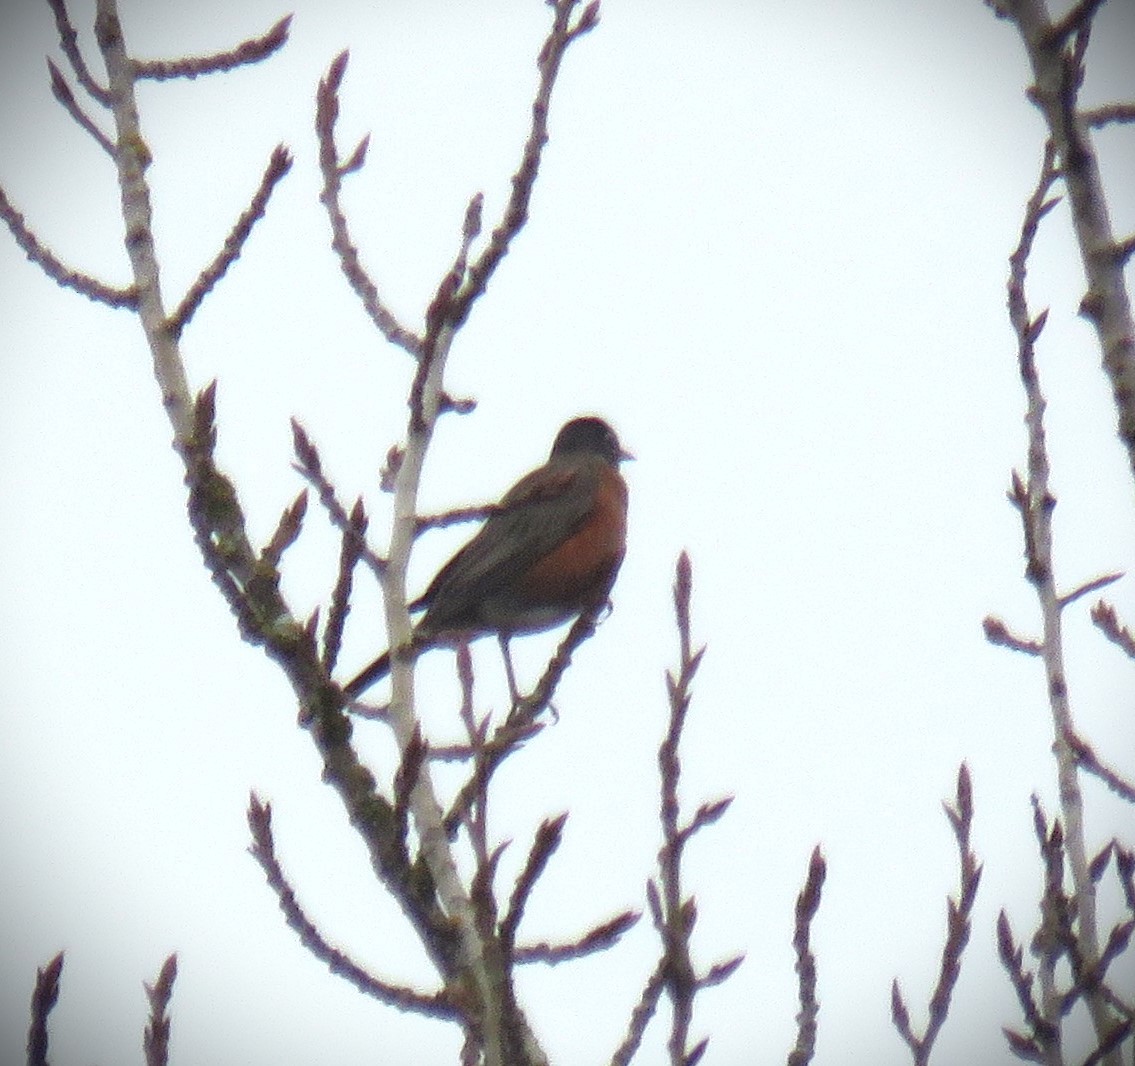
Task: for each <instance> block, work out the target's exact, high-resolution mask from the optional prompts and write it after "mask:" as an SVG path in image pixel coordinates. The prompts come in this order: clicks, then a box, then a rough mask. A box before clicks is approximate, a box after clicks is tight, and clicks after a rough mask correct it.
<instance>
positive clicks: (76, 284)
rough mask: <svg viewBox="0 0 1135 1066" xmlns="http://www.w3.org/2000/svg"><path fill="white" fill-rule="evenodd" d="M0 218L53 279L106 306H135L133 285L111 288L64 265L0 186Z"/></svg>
mask: <svg viewBox="0 0 1135 1066" xmlns="http://www.w3.org/2000/svg"><path fill="white" fill-rule="evenodd" d="M0 218H3V219H4V221H5V223H7V226H8V229H9V230H11V232H12V236H13V237H15V238H16V243H17V244H18V245H19V246H20V247H21V248H22V249H23V251H24V255H26V256H27V257H28V258H29V259H30V260H31V261H32V262H33V263H35V264H36V265H37V266H38V267H39V268H40V269H41V270H42V271H43V272H44V273H45V274H46V275H47V276H48V277H49V278H51V280H52V281H54V282H56V283H57V284H59V285H62V286H63V287H64V288H66V289H74V290H75V292H78V293H81V294H82V295H83V296H85V297H87V299H88V300H94V301H95V302H96V303H103V304H106V305H107V306H108V307H129V308H131V309H133V308H136V307H137V306H138V293H137V290H136V289H135V288H134V287H133V286H129V287H127V288H124V289H118V288H114V287H113V286H111V285H107V284H106V282H103V281H99V280H98V279H97V278H92V277H91V276H90V275H89V274H83V273H80V272H79V271H77V270H71V269H70V268H69V267H67V266H64V264H63V262H62V261H61V260H60V259H58V258H57V257H56V256H55V255H54V254H53V253H52V251H51V250H50V249H49V248H48V247H47V246H46V245H44V244H41V243H40V241H39V238H38V237H36V235H35V234H34V233H33V232H32V231H31V230H30V229H28V227H27V225H26V224H25V222H24V216H23V215H21V214H20V213H19V212H18V211H17V210H16V209H15V207H13V206H12V202H11V201H10V200H9V199H8V196H7V194H6V193H5V192H4V190H3V189H2V188H0Z"/></svg>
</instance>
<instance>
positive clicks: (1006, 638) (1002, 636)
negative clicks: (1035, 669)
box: [981, 615, 1041, 655]
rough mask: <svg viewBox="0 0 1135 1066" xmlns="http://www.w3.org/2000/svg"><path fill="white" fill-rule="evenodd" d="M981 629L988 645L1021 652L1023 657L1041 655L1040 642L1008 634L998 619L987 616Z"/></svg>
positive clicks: (1007, 628) (1005, 627) (1006, 628)
mask: <svg viewBox="0 0 1135 1066" xmlns="http://www.w3.org/2000/svg"><path fill="white" fill-rule="evenodd" d="M981 627H982V629H983V630H984V631H985V639H986V640H988V641H989V643H990V644H996V645H998V646H1000V647H1002V648H1011V649H1012V650H1013V651H1019V652H1023V653H1024V654H1025V655H1040V653H1041V645H1040V641H1037V640H1026V639H1025V638H1024V637H1018V636H1017V635H1016V634H1014V633H1011V632H1009V627H1008V626H1007V625H1005V623H1004V622H1002V621H1001V619H1000V618H994V616H993V615H988V616H987V617H986V618H985V620H984V621H983V622H982V623H981Z"/></svg>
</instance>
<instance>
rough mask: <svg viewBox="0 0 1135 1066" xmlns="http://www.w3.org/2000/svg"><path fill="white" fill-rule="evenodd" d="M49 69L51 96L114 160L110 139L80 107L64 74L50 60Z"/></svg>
mask: <svg viewBox="0 0 1135 1066" xmlns="http://www.w3.org/2000/svg"><path fill="white" fill-rule="evenodd" d="M47 69H48V70H49V71H50V72H51V95H52V96H54V97H55V99H56V100H58V101H59V103H60V104H61V105H62V106H63V110H64V111H66V112H67V114H69V115H70V116H71V117H72V118H73V119H74V120H75V121H76V122H77V123H78V124H79V126H80V128H82V129H83V130H85V131H86V132H87V133H89V134H90V135H91V137H93V138H94V141H95V143H96V144H97V145H98V146H99V147H100V148H101V149H102V150H103V151H104V152H106V154H107V155H108V156H110V157H111V158H112V159H113V158H114V145H113V144H112V143H111V141H110V138H109V137H108V136H107V135H106V134H105V133H103V131H102V130H101V129H99V127H98V126H97V125H96V124H95V122H94V120H93V119H92V118H91V117H90V115H88V114H87V113H86V112H85V111H84V110H83V109H82V108H81V107H80V106H79V101H78V100H76V99H75V94H74V93H73V92H72V91H71V86H70V85H68V84H67V79H66V78H64V77H63V72H62V71H61V70H60V69H59V68H58V67H57V66H56V65H55V64H54V63H53V62H52V61H51V60H50V59H49V60H48V61H47Z"/></svg>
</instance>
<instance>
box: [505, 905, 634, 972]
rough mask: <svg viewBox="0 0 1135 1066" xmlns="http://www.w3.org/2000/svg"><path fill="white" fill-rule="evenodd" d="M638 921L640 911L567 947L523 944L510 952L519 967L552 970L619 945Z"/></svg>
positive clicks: (604, 925)
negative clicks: (535, 965) (526, 965)
mask: <svg viewBox="0 0 1135 1066" xmlns="http://www.w3.org/2000/svg"><path fill="white" fill-rule="evenodd" d="M641 917H642V914H641V913H640V912H639V911H623V913H622V914H617V915H616V916H615V917H614V918H611V919H610V920H608V921H606V922H603V923H602V924H600V925H597V926H596V927H595V928H594V929H589V930H588V931H587V932H586V933H584V934H583V935H582V936H581V937H577V938H576V939H575V940H572V941H570V942H569V943H566V944H549V943H548V942H547V941H542V942H541V943H538V944H523V945H521V946H520V947H517V948H514V949H513V952H512V958H513V961H514V962H518V963H531V962H543V963H546V964H548V965H549V966H555V965H557V964H558V963H561V962H568V961H570V960H572V959H580V958H583V956H585V955H593V954H595V952H597V951H606V950H607V949H608V948H610V947H613V946H614V945H615V944H616V943H618V941H619V940H620V939H621V938H622V935H623V934H624V933H625V932H626V931H627V930H628V929H630V928H631V927H632V926H633V925H635V924H636V923H637V922H638V920H639V918H641Z"/></svg>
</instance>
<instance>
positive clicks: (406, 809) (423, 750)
mask: <svg viewBox="0 0 1135 1066" xmlns="http://www.w3.org/2000/svg"><path fill="white" fill-rule="evenodd" d="M429 751H430V746H429V743H428V742H427V741H426V740H425V738H423V736H422V730H421V728H420V727H419V728H416V729H415V730H414V735H413V736H412V737H411V738H410V742H409V743H408V744H407V745H406V747H405V748H404V749H403V751H402V758H401V760H400V761H399V763H398V772H397V773H396V774H395V775H394V833H395V836H396V838H397V839H398V840H400V841H401V842H402V843H403V844H405V843H406V838H407V836H408V835H409V831H410V797H411V795H413V792H414V789H415V788H417V786H418V782H419V781H420V780H421V777H422V767H423V766H424V765H425V763H426V758H427V756H428V755H429Z"/></svg>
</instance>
